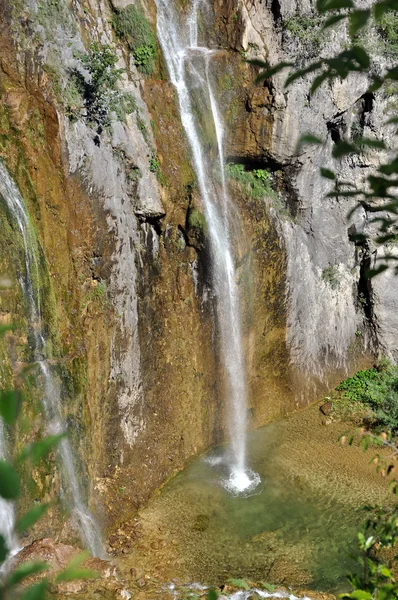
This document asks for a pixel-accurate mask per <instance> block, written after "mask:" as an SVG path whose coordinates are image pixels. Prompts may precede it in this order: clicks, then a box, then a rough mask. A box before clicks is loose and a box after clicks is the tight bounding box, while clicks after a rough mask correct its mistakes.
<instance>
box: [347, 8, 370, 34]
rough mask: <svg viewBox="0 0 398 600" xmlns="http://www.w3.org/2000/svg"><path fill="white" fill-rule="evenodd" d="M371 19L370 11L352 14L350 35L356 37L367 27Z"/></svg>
mask: <svg viewBox="0 0 398 600" xmlns="http://www.w3.org/2000/svg"><path fill="white" fill-rule="evenodd" d="M369 18H370V10H355V11H354V12H352V13H351V14H350V28H349V31H350V35H352V36H354V35H355V34H356V33H357V32H358V31H359V30H360V29H362V28H363V27H365V25H366V23H367V22H368V21H369Z"/></svg>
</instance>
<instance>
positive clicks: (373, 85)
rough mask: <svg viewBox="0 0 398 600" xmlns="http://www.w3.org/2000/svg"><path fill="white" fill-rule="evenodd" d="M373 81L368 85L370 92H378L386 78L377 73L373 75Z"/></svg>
mask: <svg viewBox="0 0 398 600" xmlns="http://www.w3.org/2000/svg"><path fill="white" fill-rule="evenodd" d="M372 82H373V83H371V85H370V86H369V87H368V92H377V90H379V89H380V88H381V87H382V85H383V84H384V80H383V79H381V78H380V77H378V76H377V75H372Z"/></svg>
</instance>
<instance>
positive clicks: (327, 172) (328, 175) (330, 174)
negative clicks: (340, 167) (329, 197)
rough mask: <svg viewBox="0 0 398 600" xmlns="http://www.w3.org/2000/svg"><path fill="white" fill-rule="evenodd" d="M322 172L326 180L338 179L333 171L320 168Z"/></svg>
mask: <svg viewBox="0 0 398 600" xmlns="http://www.w3.org/2000/svg"><path fill="white" fill-rule="evenodd" d="M320 172H321V175H322V177H325V178H326V179H333V180H334V179H336V175H335V173H334V172H333V171H331V170H330V169H324V168H323V167H321V168H320Z"/></svg>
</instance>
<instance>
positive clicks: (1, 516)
mask: <svg viewBox="0 0 398 600" xmlns="http://www.w3.org/2000/svg"><path fill="white" fill-rule="evenodd" d="M6 459H7V448H6V433H5V431H4V423H3V420H2V419H1V418H0V460H6ZM14 524H15V514H14V506H13V504H12V502H10V501H9V500H4V499H3V498H0V533H1V535H2V536H3V537H4V539H5V541H6V544H7V548H8V549H9V550H10V552H11V554H13V553H14V552H15V551H16V549H17V547H18V545H17V541H16V539H15V537H14V534H13V529H14Z"/></svg>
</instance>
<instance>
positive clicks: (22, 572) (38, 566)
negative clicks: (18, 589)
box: [6, 562, 48, 587]
mask: <svg viewBox="0 0 398 600" xmlns="http://www.w3.org/2000/svg"><path fill="white" fill-rule="evenodd" d="M46 569H48V565H47V564H46V563H45V562H26V563H24V564H23V565H21V566H20V567H18V568H17V569H15V571H13V572H12V573H11V575H10V576H9V578H8V579H7V582H6V586H7V587H12V586H13V585H16V584H17V583H20V581H22V580H23V579H26V578H27V577H30V576H31V575H36V573H42V572H43V571H45V570H46Z"/></svg>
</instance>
